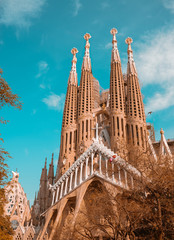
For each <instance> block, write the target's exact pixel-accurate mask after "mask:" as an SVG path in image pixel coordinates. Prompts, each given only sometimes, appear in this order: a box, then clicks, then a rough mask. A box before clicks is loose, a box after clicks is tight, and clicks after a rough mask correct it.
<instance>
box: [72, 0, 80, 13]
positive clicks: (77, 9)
mask: <svg viewBox="0 0 174 240" xmlns="http://www.w3.org/2000/svg"><path fill="white" fill-rule="evenodd" d="M74 7H75V8H74V13H73V15H74V16H77V15H78V13H79V10H80V8H81V7H82V4H81V2H80V0H74Z"/></svg>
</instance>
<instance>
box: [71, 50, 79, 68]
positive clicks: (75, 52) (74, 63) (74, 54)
mask: <svg viewBox="0 0 174 240" xmlns="http://www.w3.org/2000/svg"><path fill="white" fill-rule="evenodd" d="M78 52H79V51H78V50H77V48H73V49H71V53H72V54H73V60H72V70H76V63H77V58H76V54H77V53H78Z"/></svg>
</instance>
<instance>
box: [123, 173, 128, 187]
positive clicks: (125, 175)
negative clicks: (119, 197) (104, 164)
mask: <svg viewBox="0 0 174 240" xmlns="http://www.w3.org/2000/svg"><path fill="white" fill-rule="evenodd" d="M124 177H125V187H126V188H127V187H128V185H127V172H126V171H125V170H124Z"/></svg>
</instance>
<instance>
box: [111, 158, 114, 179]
mask: <svg viewBox="0 0 174 240" xmlns="http://www.w3.org/2000/svg"><path fill="white" fill-rule="evenodd" d="M111 164H112V181H113V182H115V177H114V163H111Z"/></svg>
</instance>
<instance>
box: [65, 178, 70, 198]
mask: <svg viewBox="0 0 174 240" xmlns="http://www.w3.org/2000/svg"><path fill="white" fill-rule="evenodd" d="M68 178H69V177H68V176H66V183H65V191H64V195H66V194H67V187H68Z"/></svg>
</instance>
